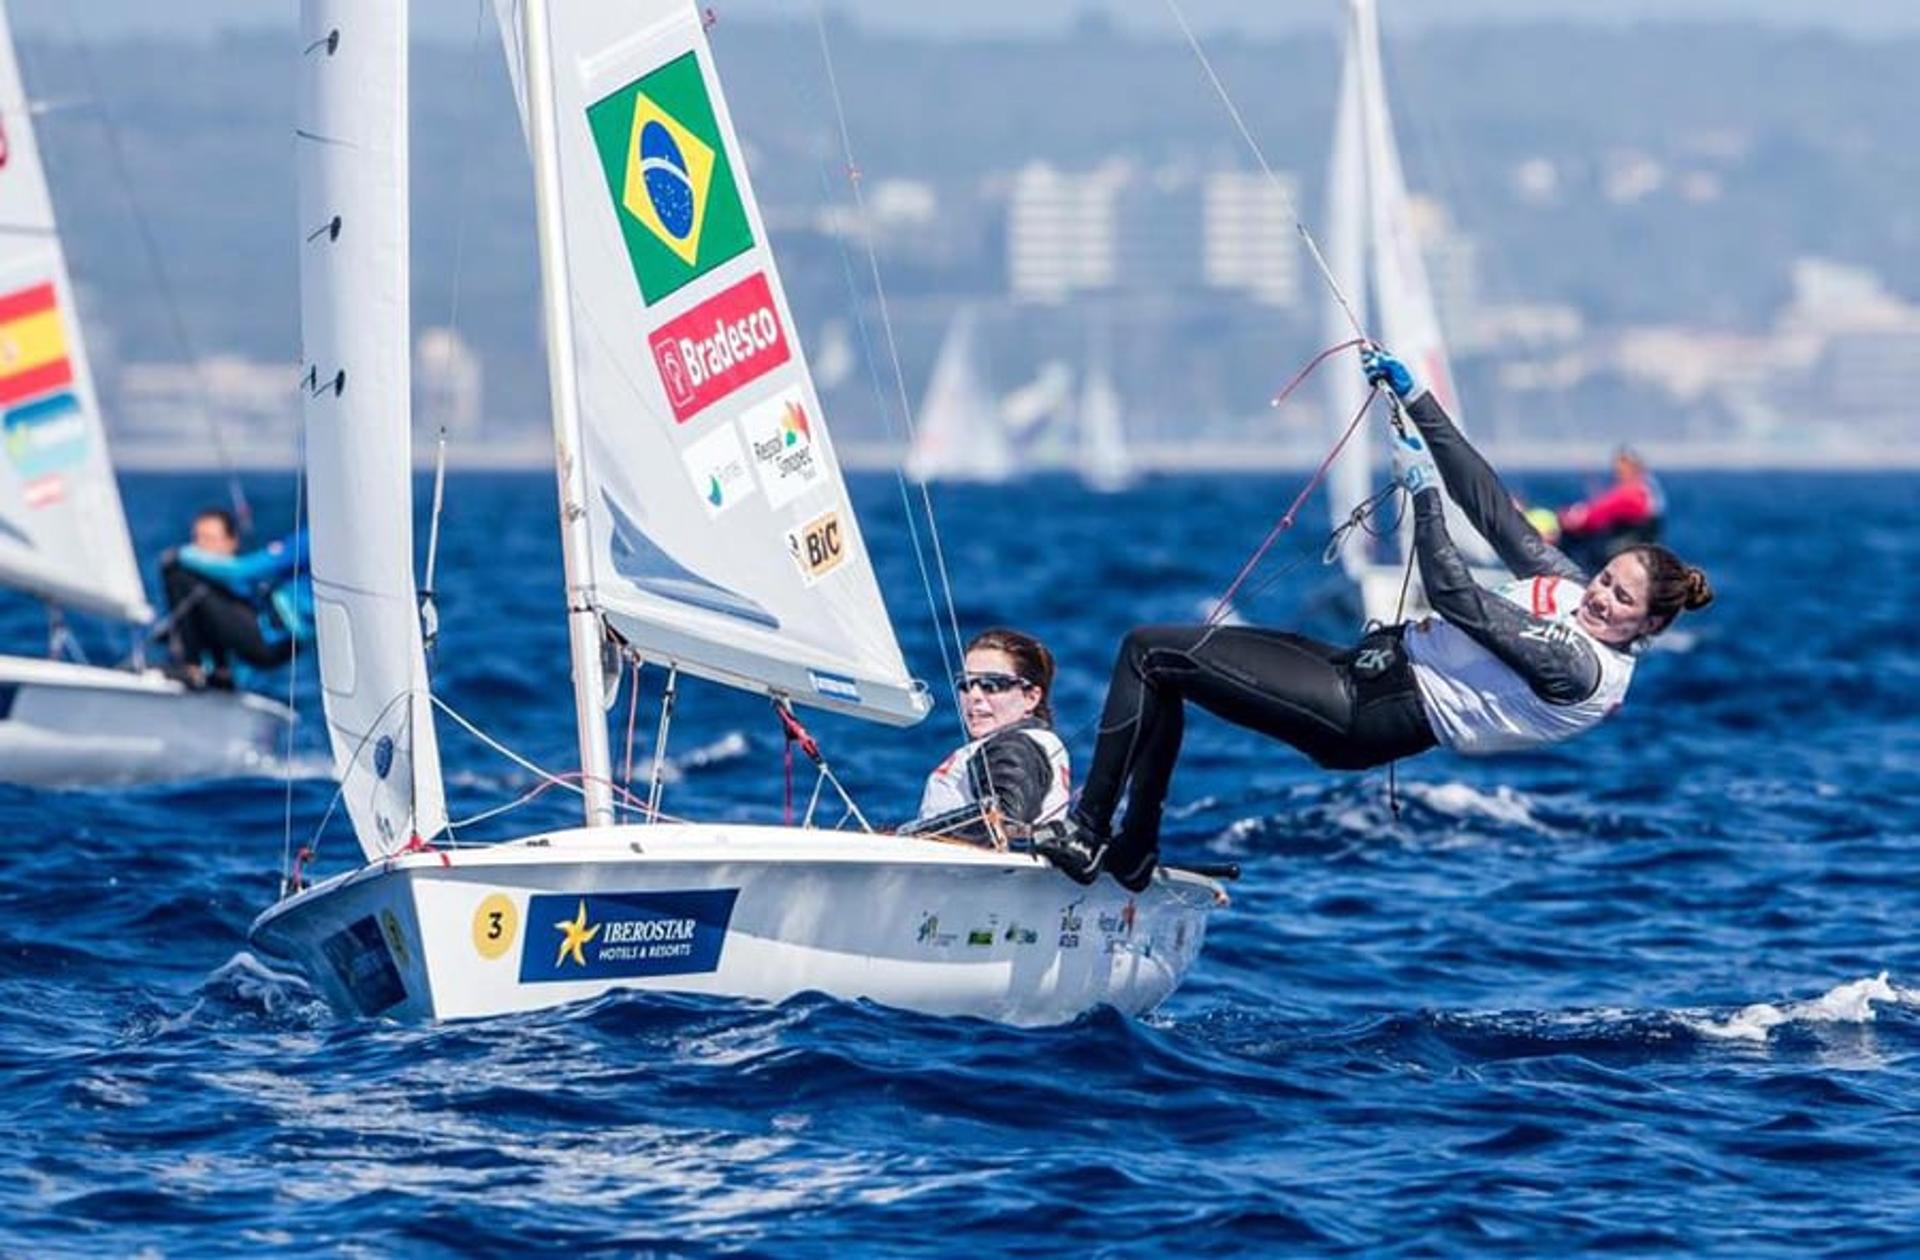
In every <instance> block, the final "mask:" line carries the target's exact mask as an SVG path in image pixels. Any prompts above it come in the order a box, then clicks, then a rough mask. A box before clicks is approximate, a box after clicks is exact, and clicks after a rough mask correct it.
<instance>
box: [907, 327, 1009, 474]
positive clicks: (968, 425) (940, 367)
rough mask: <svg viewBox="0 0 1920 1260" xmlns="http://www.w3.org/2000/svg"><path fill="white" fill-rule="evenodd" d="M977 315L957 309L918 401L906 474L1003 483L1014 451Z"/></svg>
mask: <svg viewBox="0 0 1920 1260" xmlns="http://www.w3.org/2000/svg"><path fill="white" fill-rule="evenodd" d="M978 322H979V319H978V316H977V315H976V313H975V311H974V309H973V308H972V307H970V306H963V307H961V308H960V310H959V311H957V312H955V314H954V317H953V322H952V323H951V324H949V325H948V326H947V335H946V339H945V340H944V341H942V342H941V343H940V357H939V358H938V359H936V360H935V361H934V365H933V375H932V376H931V377H930V378H929V379H928V381H927V392H926V395H925V397H923V398H922V399H921V402H920V414H919V416H918V417H917V419H916V422H915V423H916V430H915V433H914V439H913V449H912V450H911V451H909V452H908V453H907V476H908V478H909V479H911V480H913V481H917V482H926V481H1005V480H1006V479H1007V478H1008V477H1010V476H1012V475H1013V451H1012V448H1011V445H1010V444H1009V442H1008V441H1007V433H1006V428H1005V425H1004V424H1003V423H1002V421H1001V417H1000V404H999V401H998V400H997V399H996V398H995V397H994V394H993V391H992V390H991V389H990V388H988V386H987V383H986V380H985V378H984V375H983V373H982V372H981V369H980V351H979V347H978V344H977V339H978V334H977V330H976V326H977V324H978Z"/></svg>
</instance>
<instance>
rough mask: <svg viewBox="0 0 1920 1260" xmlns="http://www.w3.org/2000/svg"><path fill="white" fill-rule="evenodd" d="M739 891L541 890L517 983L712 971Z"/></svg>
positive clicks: (530, 911) (532, 905) (530, 905)
mask: <svg viewBox="0 0 1920 1260" xmlns="http://www.w3.org/2000/svg"><path fill="white" fill-rule="evenodd" d="M739 896H740V891H739V890H738V889H736V888H721V889H699V890H691V891H686V892H647V893H587V894H585V895H584V896H583V895H580V894H577V893H568V894H551V893H541V894H538V895H536V896H533V897H531V898H529V899H528V901H527V923H528V931H527V938H526V944H525V946H524V947H522V949H521V952H520V982H521V983H522V984H529V983H535V982H540V981H547V980H603V979H607V978H610V977H630V976H677V975H688V974H691V973H695V972H704V971H713V970H715V969H716V968H718V967H719V966H720V947H721V946H722V945H724V944H725V943H726V939H727V924H728V922H729V921H730V920H731V919H732V918H733V903H734V901H735V900H736V899H737V898H738V897H739ZM536 928H537V929H539V930H535V929H536Z"/></svg>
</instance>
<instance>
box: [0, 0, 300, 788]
mask: <svg viewBox="0 0 1920 1260" xmlns="http://www.w3.org/2000/svg"><path fill="white" fill-rule="evenodd" d="M0 225H3V226H0V427H4V430H5V434H4V442H3V443H0V444H3V445H4V453H3V454H0V587H4V588H6V589H8V590H12V591H16V592H19V593H20V594H22V595H26V596H29V597H31V598H34V599H38V600H42V601H44V602H45V603H46V605H47V606H48V608H49V610H50V612H51V615H52V617H53V619H54V626H55V634H54V646H55V648H56V649H66V650H70V651H75V650H77V640H75V638H74V637H73V636H72V635H71V634H70V633H69V632H68V631H67V630H66V628H65V622H64V613H65V612H68V611H71V612H77V613H83V614H87V615H90V616H95V617H100V618H103V619H105V620H108V621H111V622H118V623H121V624H123V625H126V626H128V627H131V628H132V631H133V634H134V635H135V636H138V635H140V634H143V633H144V628H145V626H146V625H147V623H149V622H151V621H152V620H153V609H152V608H151V607H150V606H149V605H148V603H147V597H146V592H145V590H144V589H143V587H142V584H141V581H140V569H139V565H138V563H137V562H136V561H135V559H134V551H133V540H132V538H131V537H130V536H129V535H128V532H127V518H126V513H125V511H124V509H123V508H122V506H121V503H120V491H119V489H118V487H117V486H116V485H115V483H114V477H113V465H112V463H111V461H110V460H109V458H108V453H107V443H106V433H105V431H104V428H103V426H102V425H101V422H100V406H99V401H98V396H97V395H96V394H95V392H94V387H93V376H92V373H91V372H90V370H89V369H88V366H87V354H86V345H85V342H84V341H83V339H82V337H81V335H80V324H79V320H78V317H77V313H76V309H77V308H76V306H75V303H74V296H73V284H72V281H71V280H70V279H69V277H68V275H67V263H66V256H65V253H64V251H63V250H62V249H61V247H60V236H59V228H58V226H57V224H56V223H55V221H54V214H53V200H52V197H51V195H50V194H49V192H48V189H47V180H46V174H45V171H44V170H43V168H42V166H41V162H40V150H39V145H38V142H37V140H36V138H35V135H34V127H33V119H32V114H31V109H30V107H29V104H28V100H27V95H26V89H25V86H24V84H23V82H22V80H21V76H20V65H19V62H18V60H17V58H16V57H15V55H14V48H13V36H12V31H11V29H10V27H9V25H8V22H7V15H6V11H5V9H4V8H0ZM138 643H139V640H138V638H137V637H136V639H135V644H136V650H135V653H134V655H133V657H132V658H131V659H132V660H136V661H137V660H138V655H139V653H138ZM292 716H293V715H292V712H291V711H290V710H288V709H287V708H286V707H285V706H283V705H279V704H276V703H274V702H273V701H271V700H268V699H266V698H265V697H262V696H254V695H248V694H245V693H234V692H215V691H190V690H188V689H187V688H185V687H183V686H182V685H181V684H180V683H178V682H175V681H173V680H171V679H169V678H167V677H166V676H165V675H163V674H162V673H160V672H159V671H158V670H149V669H141V668H134V667H130V668H108V667H105V666H99V665H90V664H86V663H84V662H83V661H77V660H66V659H58V658H56V657H53V656H51V655H50V656H48V657H45V658H41V657H28V656H11V655H0V782H8V783H21V784H30V785H37V786H86V785H103V784H124V783H138V782H152V781H158V780H169V779H190V778H202V777H211V776H217V775H225V774H239V773H247V772H252V771H258V770H260V769H263V768H265V767H266V766H267V765H268V764H270V762H271V760H272V758H273V755H274V753H275V752H276V750H277V745H278V744H279V742H280V741H281V740H282V739H283V738H284V736H285V733H286V724H287V722H289V721H290V720H291V719H292Z"/></svg>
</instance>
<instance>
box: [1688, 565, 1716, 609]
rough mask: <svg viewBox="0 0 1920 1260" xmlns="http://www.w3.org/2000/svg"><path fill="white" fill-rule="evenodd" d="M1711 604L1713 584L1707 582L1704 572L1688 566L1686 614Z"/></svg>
mask: <svg viewBox="0 0 1920 1260" xmlns="http://www.w3.org/2000/svg"><path fill="white" fill-rule="evenodd" d="M1712 602H1713V584H1712V583H1711V582H1708V581H1707V575H1706V573H1705V571H1703V570H1701V569H1696V568H1694V567H1693V566H1691V565H1689V566H1688V567H1687V604H1686V608H1687V611H1688V612H1693V611H1695V610H1696V609H1700V608H1705V607H1706V606H1707V605H1708V604H1711V603H1712Z"/></svg>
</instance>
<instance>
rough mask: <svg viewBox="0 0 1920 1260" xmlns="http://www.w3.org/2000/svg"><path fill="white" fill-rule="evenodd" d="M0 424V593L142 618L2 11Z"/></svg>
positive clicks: (134, 567)
mask: <svg viewBox="0 0 1920 1260" xmlns="http://www.w3.org/2000/svg"><path fill="white" fill-rule="evenodd" d="M0 428H4V439H3V441H4V446H5V457H4V458H0V586H7V587H11V588H13V589H14V590H18V591H24V592H26V593H27V594H29V595H34V596H37V597H39V598H41V599H45V600H47V601H49V602H51V603H55V604H59V605H62V606H65V607H68V608H75V609H79V610H81V611H83V612H89V613H96V614H99V615H101V616H105V617H114V618H118V619H119V620H122V621H129V622H145V621H148V620H150V619H151V618H152V616H153V610H152V609H151V608H150V607H148V605H147V599H146V594H145V592H144V590H143V589H142V587H141V583H140V569H139V565H138V563H137V562H136V561H135V559H134V555H133V541H132V539H130V538H129V537H128V535H127V518H126V514H125V512H124V511H123V510H122V508H121V505H120V491H119V488H118V487H117V486H116V485H115V484H114V480H113V466H112V464H111V463H110V462H109V460H108V458H107V441H106V433H105V431H104V430H103V428H102V426H101V424H100V404H99V400H98V397H97V396H96V395H95V393H94V388H93V374H92V373H91V372H90V371H89V370H88V368H87V354H86V347H85V345H84V344H83V343H82V341H81V337H80V324H79V319H78V311H77V308H76V306H75V303H74V298H73V285H72V282H71V281H70V280H69V279H68V276H67V260H66V257H65V254H64V253H63V252H62V250H61V248H60V237H59V234H58V229H57V228H56V226H55V224H54V218H53V200H52V198H51V196H50V195H49V194H48V192H47V179H46V175H45V173H44V171H43V170H42V168H41V165H40V149H39V144H38V141H37V140H36V139H35V137H34V131H33V119H32V109H31V106H30V105H29V102H28V100H27V94H26V89H25V87H24V85H23V84H22V83H21V79H20V65H19V62H18V61H17V60H16V59H15V57H14V51H13V35H12V32H11V31H10V30H9V29H8V26H7V16H6V12H5V10H4V9H3V8H0Z"/></svg>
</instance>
